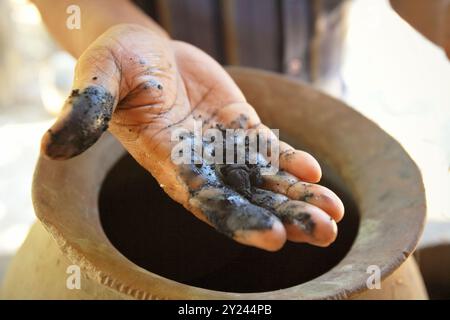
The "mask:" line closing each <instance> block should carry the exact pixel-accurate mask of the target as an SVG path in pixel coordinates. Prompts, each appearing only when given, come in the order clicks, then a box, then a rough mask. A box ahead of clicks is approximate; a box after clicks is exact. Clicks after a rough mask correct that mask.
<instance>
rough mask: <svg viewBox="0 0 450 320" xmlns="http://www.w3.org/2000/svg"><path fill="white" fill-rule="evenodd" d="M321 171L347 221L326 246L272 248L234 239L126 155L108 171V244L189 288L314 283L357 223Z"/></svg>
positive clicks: (339, 189) (103, 196)
mask: <svg viewBox="0 0 450 320" xmlns="http://www.w3.org/2000/svg"><path fill="white" fill-rule="evenodd" d="M337 179H338V178H337V177H336V176H335V175H333V174H332V173H331V172H330V171H329V170H327V169H326V168H325V170H324V178H323V179H322V181H321V184H323V185H325V186H327V187H329V188H330V189H332V190H333V191H334V192H336V193H337V194H338V195H339V196H340V197H341V199H342V200H343V202H344V205H345V208H346V215H345V218H344V219H343V220H342V221H341V222H340V223H339V235H338V238H337V240H336V241H335V243H333V244H332V245H331V246H330V247H328V248H318V247H314V246H311V245H307V244H299V243H291V242H288V243H286V245H285V246H284V247H283V249H282V250H280V251H278V252H275V253H271V252H265V251H263V250H260V249H256V248H251V247H247V246H244V245H241V244H238V243H236V242H234V241H232V240H230V239H228V238H227V237H225V236H223V235H221V234H219V233H218V232H216V231H215V230H213V229H212V228H211V227H209V226H208V225H206V224H205V223H203V222H201V221H199V220H198V219H196V218H195V217H194V216H193V215H192V214H190V213H189V212H187V211H186V210H185V209H184V208H183V207H182V206H181V205H179V204H178V203H175V202H174V201H173V200H171V199H170V198H169V197H168V196H167V195H166V194H165V193H164V191H163V190H162V189H161V188H160V187H159V185H158V183H157V182H156V180H155V179H154V178H153V177H152V176H151V175H150V174H149V173H148V172H146V171H145V170H144V169H143V168H142V167H141V166H139V165H138V164H137V163H136V161H134V159H132V158H131V157H130V156H129V155H125V156H123V157H122V158H121V159H120V160H119V161H118V162H117V163H116V164H115V165H114V167H113V168H112V169H111V170H110V172H109V173H108V175H107V176H106V178H105V180H104V183H103V185H102V189H101V192H100V197H99V208H100V217H101V222H102V225H103V228H104V230H105V233H106V235H107V236H108V238H109V239H110V241H111V242H112V244H113V245H114V246H115V247H116V248H117V249H118V250H119V251H120V252H121V253H122V254H123V255H124V256H126V257H127V258H128V259H129V260H131V261H132V262H134V263H135V264H137V265H139V266H140V267H142V268H144V269H146V270H148V271H150V272H153V273H155V274H158V275H160V276H163V277H165V278H168V279H171V280H175V281H177V282H180V283H184V284H187V285H191V286H196V287H200V288H205V289H211V290H219V291H227V292H241V293H244V292H263V291H271V290H277V289H283V288H288V287H292V286H295V285H299V284H301V283H304V282H307V281H309V280H312V279H314V278H316V277H318V276H320V275H322V274H323V273H325V272H327V271H328V270H330V269H331V268H333V267H334V266H335V265H337V264H338V263H339V261H340V260H342V259H343V258H344V256H345V255H346V254H347V252H348V251H349V250H350V247H351V246H352V243H353V241H354V239H355V237H356V234H357V231H358V225H359V214H358V209H357V207H356V205H355V202H354V201H353V199H352V198H351V196H350V194H349V192H348V191H347V190H346V189H345V187H343V184H342V182H341V181H337Z"/></svg>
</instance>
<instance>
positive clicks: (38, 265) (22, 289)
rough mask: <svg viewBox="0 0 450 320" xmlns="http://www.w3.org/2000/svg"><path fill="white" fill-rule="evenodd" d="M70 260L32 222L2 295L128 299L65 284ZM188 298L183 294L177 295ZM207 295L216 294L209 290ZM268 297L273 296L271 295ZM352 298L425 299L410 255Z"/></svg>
mask: <svg viewBox="0 0 450 320" xmlns="http://www.w3.org/2000/svg"><path fill="white" fill-rule="evenodd" d="M72 265H73V263H72V262H71V261H70V260H69V259H68V258H67V257H66V256H65V255H64V254H63V253H62V252H61V250H60V249H59V248H58V246H57V244H56V242H55V241H54V240H53V239H52V237H51V236H50V234H49V233H48V232H47V231H46V230H45V229H44V227H43V226H42V225H41V224H40V223H39V222H36V223H35V224H34V225H33V227H32V228H31V230H30V233H29V235H28V237H27V239H26V240H25V242H24V244H23V245H22V247H21V248H20V250H19V251H18V253H17V255H16V256H15V257H14V259H13V261H12V262H11V265H10V267H9V270H8V272H7V274H6V277H5V281H4V283H3V288H2V290H3V291H2V294H1V296H0V297H1V298H2V299H52V300H53V299H89V300H91V299H114V300H116V299H130V297H129V296H128V295H126V294H122V293H120V292H117V291H115V290H112V289H111V288H109V287H108V286H105V285H102V284H101V283H98V282H97V281H95V280H93V279H90V278H89V277H88V276H87V275H86V274H85V273H84V272H81V274H80V288H79V289H77V288H73V287H71V286H70V285H69V286H68V285H67V282H68V281H69V282H70V283H71V281H70V280H71V278H70V277H71V276H72V275H73V274H74V273H73V270H72V269H71V268H70V266H72ZM181 298H184V299H191V298H192V297H191V296H189V295H186V296H185V297H181ZM206 298H210V299H214V298H216V296H215V295H214V294H213V293H211V295H210V296H209V297H206ZM272 298H274V299H276V298H277V297H276V296H275V295H274V296H273V297H272ZM351 298H352V299H427V292H426V290H425V287H424V284H423V280H422V277H421V275H420V272H419V270H418V268H417V264H416V262H415V260H414V258H413V257H410V258H408V260H406V261H405V262H404V263H403V264H402V265H401V266H400V267H399V268H398V269H397V270H396V271H395V272H394V273H393V274H391V275H390V276H389V277H387V278H386V279H384V280H383V281H382V282H381V288H380V289H372V290H369V289H367V290H365V291H364V292H362V293H360V294H357V295H355V296H353V297H351Z"/></svg>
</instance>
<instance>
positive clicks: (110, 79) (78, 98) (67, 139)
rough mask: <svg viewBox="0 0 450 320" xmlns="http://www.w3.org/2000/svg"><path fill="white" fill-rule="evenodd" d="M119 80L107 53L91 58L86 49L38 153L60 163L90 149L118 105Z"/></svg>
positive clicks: (117, 70)
mask: <svg viewBox="0 0 450 320" xmlns="http://www.w3.org/2000/svg"><path fill="white" fill-rule="evenodd" d="M97 57H101V58H97ZM120 77H121V75H120V68H119V67H118V66H117V64H116V59H114V57H113V56H112V54H111V53H110V52H106V53H103V52H101V53H100V54H99V52H96V53H95V56H94V55H93V54H92V52H90V51H89V49H88V51H86V53H85V54H83V55H82V56H81V57H80V59H79V60H78V63H77V67H76V69H75V81H74V85H73V90H72V93H71V94H70V96H69V97H68V98H67V100H66V101H65V103H64V106H63V109H62V111H61V114H60V115H59V117H58V119H57V120H56V122H55V124H54V125H53V126H52V127H51V128H50V129H49V130H48V131H47V132H46V133H45V134H44V136H43V138H42V142H41V151H42V153H43V154H44V155H46V156H47V157H49V158H51V159H56V160H63V159H69V158H72V157H74V156H76V155H79V154H80V153H82V152H84V151H85V150H87V149H88V148H89V147H90V146H92V145H93V144H94V143H95V142H96V141H97V140H98V139H99V138H100V136H101V135H102V134H103V132H104V131H106V130H107V129H108V123H109V121H110V119H111V116H112V113H113V111H114V109H115V107H116V106H117V102H118V96H119V85H120Z"/></svg>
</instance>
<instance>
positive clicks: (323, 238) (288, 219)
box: [251, 189, 337, 247]
mask: <svg viewBox="0 0 450 320" xmlns="http://www.w3.org/2000/svg"><path fill="white" fill-rule="evenodd" d="M251 201H252V202H253V203H255V204H257V205H259V206H261V207H264V208H266V209H267V210H269V211H271V212H273V213H274V214H275V215H276V216H277V217H278V218H279V219H280V220H281V221H282V222H283V224H284V226H285V228H286V234H287V239H288V240H290V241H294V242H307V243H310V244H313V245H316V246H321V247H326V246H328V245H330V244H331V243H333V242H334V240H336V236H337V225H336V222H335V221H334V220H333V219H332V218H330V216H329V215H327V214H326V213H325V212H324V211H323V210H321V209H319V208H318V207H316V206H313V205H310V204H308V203H306V202H303V201H297V200H290V199H289V198H288V197H286V196H283V195H280V194H276V193H273V192H271V191H267V190H263V189H256V190H255V192H254V193H253V195H252V198H251Z"/></svg>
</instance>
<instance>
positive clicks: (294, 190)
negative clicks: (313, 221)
mask: <svg viewBox="0 0 450 320" xmlns="http://www.w3.org/2000/svg"><path fill="white" fill-rule="evenodd" d="M263 181H264V183H263V186H262V187H263V188H264V189H267V190H271V191H273V192H277V193H281V194H284V195H286V196H287V197H289V198H290V199H293V200H299V201H304V202H307V203H309V204H312V205H314V206H317V207H319V208H320V209H322V210H323V211H325V212H326V213H327V214H328V215H330V216H331V217H332V218H333V219H334V220H335V221H337V222H339V221H341V220H342V218H343V216H344V211H345V210H344V204H343V203H342V201H341V199H339V197H338V196H337V195H336V194H335V193H334V192H333V191H331V190H330V189H328V188H326V187H323V186H320V185H318V184H312V183H307V182H303V181H300V180H299V179H298V178H297V177H295V176H293V175H291V174H289V173H287V172H285V171H279V172H278V173H277V174H275V175H266V176H263Z"/></svg>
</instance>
